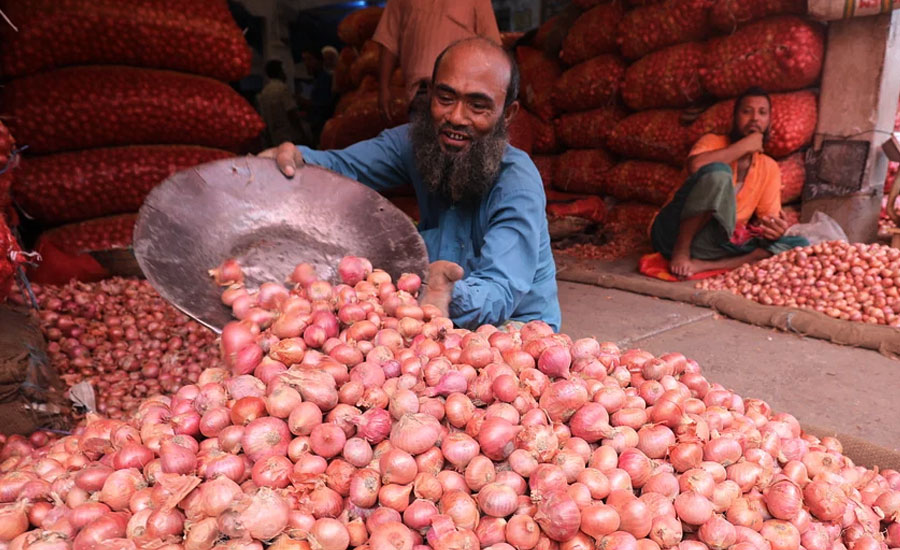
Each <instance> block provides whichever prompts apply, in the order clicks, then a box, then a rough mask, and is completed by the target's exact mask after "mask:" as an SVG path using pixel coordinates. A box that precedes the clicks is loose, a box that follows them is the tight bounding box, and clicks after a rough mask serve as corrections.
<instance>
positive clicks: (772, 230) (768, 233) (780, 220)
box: [759, 212, 788, 241]
mask: <svg viewBox="0 0 900 550" xmlns="http://www.w3.org/2000/svg"><path fill="white" fill-rule="evenodd" d="M759 227H760V229H762V237H763V238H764V239H766V240H769V241H777V240H778V239H780V238H781V237H783V236H784V233H785V231H787V229H788V223H787V220H785V219H784V212H779V213H778V216H766V217H764V218H760V219H759Z"/></svg>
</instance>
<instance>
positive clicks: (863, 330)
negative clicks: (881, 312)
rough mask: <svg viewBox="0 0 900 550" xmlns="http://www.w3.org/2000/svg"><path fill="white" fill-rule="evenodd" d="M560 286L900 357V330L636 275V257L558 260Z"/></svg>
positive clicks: (687, 283) (566, 257)
mask: <svg viewBox="0 0 900 550" xmlns="http://www.w3.org/2000/svg"><path fill="white" fill-rule="evenodd" d="M556 266H557V278H558V279H559V280H561V281H570V282H574V283H584V284H590V285H596V286H601V287H604V288H615V289H619V290H626V291H629V292H636V293H638V294H645V295H649V296H656V297H658V298H666V299H668V300H675V301H679V302H686V303H689V304H693V305H696V306H702V307H708V308H711V309H714V310H716V311H718V312H719V313H722V314H724V315H727V316H728V317H731V318H732V319H737V320H738V321H743V322H745V323H750V324H752V325H757V326H761V327H773V328H777V329H780V330H783V331H785V332H793V333H795V334H800V335H802V336H809V337H811V338H818V339H821V340H827V341H829V342H833V343H835V344H841V345H845V346H855V347H860V348H866V349H872V350H876V351H878V352H881V353H882V354H884V355H886V356H888V357H895V358H896V357H900V329H896V328H892V327H888V326H884V325H869V324H865V323H858V322H852V321H841V320H839V319H833V318H831V317H828V316H827V315H825V314H822V313H819V312H817V311H813V310H810V309H801V308H788V307H777V306H766V305H763V304H760V303H757V302H754V301H752V300H747V299H746V298H744V297H742V296H737V295H735V294H732V293H730V292H726V291H724V290H716V291H710V290H699V289H697V288H694V284H695V283H694V282H693V281H687V282H678V283H671V282H666V281H661V280H658V279H653V278H651V277H647V276H644V275H641V274H640V273H638V272H637V258H630V259H627V260H620V261H616V262H600V261H589V260H576V259H573V258H572V257H571V256H566V255H564V254H557V255H556Z"/></svg>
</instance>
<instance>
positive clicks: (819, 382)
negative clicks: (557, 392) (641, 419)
mask: <svg viewBox="0 0 900 550" xmlns="http://www.w3.org/2000/svg"><path fill="white" fill-rule="evenodd" d="M559 292H560V303H561V305H562V313H563V327H562V330H563V332H565V333H567V334H569V335H570V336H572V337H573V338H575V337H582V336H594V337H596V338H597V339H599V340H601V341H603V340H605V341H613V342H616V343H618V344H619V345H620V346H623V347H637V348H642V349H646V350H648V351H650V352H652V353H656V354H660V353H664V352H667V351H678V352H681V353H684V354H685V355H686V356H688V357H691V358H693V359H695V360H696V361H697V362H698V363H700V365H701V366H702V367H703V372H704V374H705V375H706V376H707V377H708V378H709V379H710V380H712V381H716V382H719V383H720V384H722V385H724V386H726V387H728V388H730V389H732V390H734V391H736V392H738V393H739V394H740V395H741V396H743V397H757V398H760V399H764V400H766V401H767V402H768V403H769V404H770V405H771V406H772V407H773V409H775V410H778V411H786V412H789V413H791V414H793V415H794V416H796V417H797V418H798V419H799V420H800V422H801V423H804V424H810V425H814V426H821V427H825V428H830V429H833V430H835V431H836V432H838V433H845V434H849V435H852V436H856V437H860V438H863V439H866V440H868V441H870V442H872V443H876V444H878V445H881V446H884V447H887V448H889V449H894V450H896V451H900V383H898V375H900V361H897V360H893V359H889V358H887V357H885V356H883V355H880V354H879V353H877V352H874V351H869V350H865V349H858V348H849V347H844V346H839V345H835V344H831V343H828V342H824V341H822V340H815V339H810V338H802V337H799V336H795V335H792V334H786V333H784V332H779V331H776V330H772V329H764V328H759V327H755V326H752V325H748V324H744V323H741V322H739V321H733V320H730V319H726V318H721V317H720V316H718V315H716V314H715V313H714V312H713V311H712V310H709V309H705V308H700V307H695V306H691V305H688V304H683V303H678V302H672V301H668V300H662V299H659V298H652V297H647V296H642V295H639V294H632V293H629V292H623V291H619V290H612V289H606V288H600V287H596V286H591V285H582V284H577V283H569V282H560V283H559Z"/></svg>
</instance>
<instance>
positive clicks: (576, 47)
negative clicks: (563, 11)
mask: <svg viewBox="0 0 900 550" xmlns="http://www.w3.org/2000/svg"><path fill="white" fill-rule="evenodd" d="M622 15H623V13H622V5H621V4H620V3H619V2H613V3H611V4H601V5H599V6H596V7H594V8H591V9H590V10H588V11H587V12H585V13H584V14H582V15H581V17H579V18H578V19H576V20H575V23H574V24H573V25H572V28H571V29H569V34H567V35H566V38H565V40H563V45H562V51H561V52H560V53H559V57H560V59H562V60H563V63H566V64H568V65H577V64H578V63H581V62H582V61H587V60H588V59H590V58H592V57H596V56H598V55H600V54H604V53H616V52H617V51H618V44H617V43H616V33H617V32H618V28H619V21H620V20H621V19H622Z"/></svg>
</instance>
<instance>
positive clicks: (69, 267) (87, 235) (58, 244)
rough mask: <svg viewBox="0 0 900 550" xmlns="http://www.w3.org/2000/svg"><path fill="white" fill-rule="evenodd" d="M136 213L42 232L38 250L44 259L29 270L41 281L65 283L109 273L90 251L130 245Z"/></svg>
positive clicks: (87, 280) (30, 274) (94, 279)
mask: <svg viewBox="0 0 900 550" xmlns="http://www.w3.org/2000/svg"><path fill="white" fill-rule="evenodd" d="M136 221H137V214H121V215H118V216H108V217H105V218H97V219H94V220H88V221H85V222H79V223H73V224H69V225H63V226H60V227H57V228H55V229H51V230H49V231H45V232H44V233H41V235H40V236H39V237H38V240H37V242H36V243H35V246H34V248H35V251H36V252H38V253H40V255H41V257H42V261H41V263H40V265H39V267H38V268H37V269H31V270H29V271H28V276H29V278H30V279H31V280H33V281H35V282H37V283H41V284H66V283H68V282H69V281H70V280H72V279H77V280H79V281H84V282H91V281H99V280H100V279H104V278H106V277H108V276H109V273H107V271H106V270H105V269H104V268H103V267H102V266H101V265H100V263H99V262H97V261H96V260H95V259H94V258H93V257H91V255H90V254H89V253H90V252H96V251H102V250H118V249H123V248H129V247H130V246H131V244H132V236H133V233H134V224H135V222H136Z"/></svg>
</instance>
